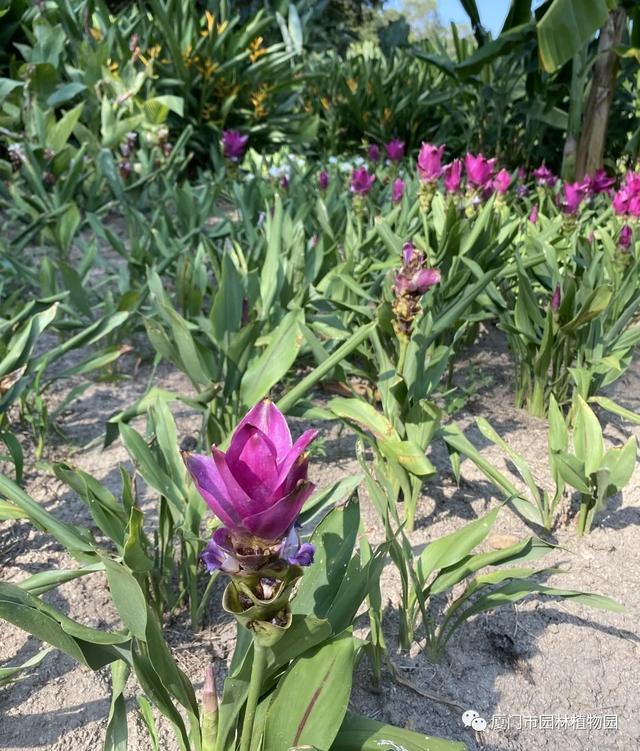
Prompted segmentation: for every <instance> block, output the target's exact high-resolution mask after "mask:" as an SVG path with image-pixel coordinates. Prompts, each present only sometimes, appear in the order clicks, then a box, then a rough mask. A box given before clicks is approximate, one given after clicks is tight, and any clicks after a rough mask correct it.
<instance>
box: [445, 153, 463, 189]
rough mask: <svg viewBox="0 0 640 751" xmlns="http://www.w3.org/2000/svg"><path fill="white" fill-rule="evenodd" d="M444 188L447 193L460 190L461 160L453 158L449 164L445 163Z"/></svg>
mask: <svg viewBox="0 0 640 751" xmlns="http://www.w3.org/2000/svg"><path fill="white" fill-rule="evenodd" d="M443 172H444V189H445V190H446V191H447V193H457V192H458V191H459V190H460V182H461V181H462V161H461V160H460V159H454V160H453V161H452V162H451V164H447V165H446V166H445V167H444V169H443Z"/></svg>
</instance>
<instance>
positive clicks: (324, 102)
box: [320, 96, 331, 110]
mask: <svg viewBox="0 0 640 751" xmlns="http://www.w3.org/2000/svg"><path fill="white" fill-rule="evenodd" d="M320 104H321V105H322V107H323V109H325V110H329V109H330V108H331V100H330V99H329V97H326V96H322V97H320Z"/></svg>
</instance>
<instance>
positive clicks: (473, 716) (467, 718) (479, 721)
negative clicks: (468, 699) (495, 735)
mask: <svg viewBox="0 0 640 751" xmlns="http://www.w3.org/2000/svg"><path fill="white" fill-rule="evenodd" d="M462 723H463V725H464V726H465V727H468V728H472V729H473V730H476V731H477V732H478V733H481V732H482V731H483V730H486V729H487V721H486V720H485V719H484V717H480V715H479V714H478V713H477V712H476V710H475V709H467V711H466V712H465V713H464V714H463V715H462Z"/></svg>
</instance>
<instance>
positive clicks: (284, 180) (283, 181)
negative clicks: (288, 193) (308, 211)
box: [280, 175, 289, 190]
mask: <svg viewBox="0 0 640 751" xmlns="http://www.w3.org/2000/svg"><path fill="white" fill-rule="evenodd" d="M280 187H281V188H282V190H288V188H289V178H288V177H287V176H286V175H282V177H281V178H280Z"/></svg>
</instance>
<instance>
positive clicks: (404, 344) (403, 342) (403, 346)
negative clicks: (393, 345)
mask: <svg viewBox="0 0 640 751" xmlns="http://www.w3.org/2000/svg"><path fill="white" fill-rule="evenodd" d="M408 347H409V339H407V337H406V336H401V337H400V352H399V353H398V365H397V367H396V373H397V374H398V375H399V376H400V377H401V378H402V377H403V375H402V372H403V370H404V362H405V360H406V359H407V348H408Z"/></svg>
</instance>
